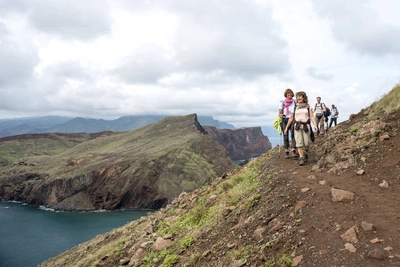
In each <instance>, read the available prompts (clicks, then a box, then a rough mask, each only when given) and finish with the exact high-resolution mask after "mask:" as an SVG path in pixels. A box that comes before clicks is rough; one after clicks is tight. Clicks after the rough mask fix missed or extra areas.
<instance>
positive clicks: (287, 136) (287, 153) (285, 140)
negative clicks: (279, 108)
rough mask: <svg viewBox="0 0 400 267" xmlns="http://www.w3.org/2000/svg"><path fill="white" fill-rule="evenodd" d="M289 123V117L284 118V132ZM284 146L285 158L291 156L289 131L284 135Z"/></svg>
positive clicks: (282, 124)
mask: <svg viewBox="0 0 400 267" xmlns="http://www.w3.org/2000/svg"><path fill="white" fill-rule="evenodd" d="M287 123H288V119H286V118H284V119H282V122H281V128H282V132H284V131H285V128H286V125H287ZM283 148H284V149H285V158H286V159H288V158H289V131H288V133H287V135H283Z"/></svg>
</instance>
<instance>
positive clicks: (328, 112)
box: [324, 108, 331, 117]
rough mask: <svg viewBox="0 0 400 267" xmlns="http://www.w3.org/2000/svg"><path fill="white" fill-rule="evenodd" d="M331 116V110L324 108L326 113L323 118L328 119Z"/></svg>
mask: <svg viewBox="0 0 400 267" xmlns="http://www.w3.org/2000/svg"><path fill="white" fill-rule="evenodd" d="M330 115H331V110H330V109H329V108H326V111H325V112H324V116H325V117H328V116H330Z"/></svg>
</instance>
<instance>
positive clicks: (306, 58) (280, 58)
mask: <svg viewBox="0 0 400 267" xmlns="http://www.w3.org/2000/svg"><path fill="white" fill-rule="evenodd" d="M399 10H400V2H398V1H395V0H392V1H389V0H366V1H361V0H360V1H358V0H354V1H344V0H304V1H289V0H280V1H277V0H253V1H251V0H246V1H245V0H213V1H208V0H191V1H175V0H163V1H144V0H143V1H139V0H137V1H128V0H112V1H111V0H85V1H81V0H79V1H78V0H57V1H51V0H13V1H7V0H0V119H1V118H15V117H28V116H46V115H63V116H65V115H66V116H73V117H76V116H80V117H90V118H103V119H115V118H118V117H120V116H124V115H143V114H162V115H164V114H166V115H187V114H191V113H197V114H198V115H201V116H205V115H209V116H213V117H214V118H215V119H218V120H221V121H226V122H228V123H231V124H233V125H234V126H236V127H245V126H246V127H248V126H265V125H267V126H272V123H273V120H274V119H275V118H276V116H277V110H278V105H279V101H280V100H282V99H283V92H284V90H285V89H286V88H292V89H293V90H294V91H295V92H296V91H305V92H306V93H307V94H308V96H309V100H310V103H311V104H312V105H313V104H314V103H315V98H316V97H317V96H321V97H322V101H323V102H324V103H326V104H327V105H331V104H335V105H336V106H338V107H339V110H340V118H339V121H343V120H346V119H348V117H349V116H350V115H351V114H352V113H357V112H359V111H360V110H361V109H362V108H365V107H366V106H368V105H370V104H371V103H372V102H374V101H376V100H378V99H379V98H380V97H382V96H383V95H384V94H385V93H387V92H389V91H390V90H391V89H392V88H393V87H394V86H395V85H396V84H397V83H398V82H399V77H400V46H399V43H400V20H398V11H399Z"/></svg>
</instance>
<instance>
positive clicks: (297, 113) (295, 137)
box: [277, 89, 339, 166]
mask: <svg viewBox="0 0 400 267" xmlns="http://www.w3.org/2000/svg"><path fill="white" fill-rule="evenodd" d="M284 96H285V99H284V100H282V101H281V102H280V104H279V111H278V118H277V119H279V121H280V123H279V126H280V127H281V130H282V131H283V147H284V149H285V158H287V159H289V158H291V157H292V158H299V165H300V166H303V165H305V163H306V162H307V161H308V147H309V144H310V141H312V142H313V141H314V139H315V136H314V132H313V130H312V128H311V127H312V126H311V122H312V124H313V126H314V130H315V132H316V134H317V135H324V134H325V135H326V134H327V133H328V130H329V128H331V127H332V124H333V123H334V124H335V126H336V125H337V118H338V117H339V110H338V109H337V107H336V106H335V105H333V104H332V108H331V109H329V108H328V107H327V106H326V105H325V104H324V103H322V102H321V97H317V103H316V104H315V106H314V107H313V108H312V107H311V106H310V104H309V103H308V97H307V94H306V93H305V92H303V91H300V92H297V93H296V95H294V93H293V91H292V90H291V89H286V90H285V92H284ZM329 116H330V118H331V120H330V123H329V125H328V120H329V119H328V118H329ZM289 135H290V138H289ZM289 139H290V141H291V142H289ZM289 148H291V150H292V155H290V150H289Z"/></svg>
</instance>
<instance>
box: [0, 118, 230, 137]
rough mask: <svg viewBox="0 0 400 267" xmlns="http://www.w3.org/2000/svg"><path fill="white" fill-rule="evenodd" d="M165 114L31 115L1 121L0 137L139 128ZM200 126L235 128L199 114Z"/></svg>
mask: <svg viewBox="0 0 400 267" xmlns="http://www.w3.org/2000/svg"><path fill="white" fill-rule="evenodd" d="M166 117H167V116H166V115H165V116H164V115H140V116H139V115H138V116H123V117H120V118H118V119H115V120H104V119H92V118H81V117H77V118H71V117H62V116H46V117H31V118H17V119H3V120H0V137H6V136H13V135H20V134H33V133H97V132H103V131H113V132H122V131H130V130H135V129H139V128H141V127H143V126H146V125H150V124H152V123H155V122H157V121H160V120H162V119H164V118H166ZM198 120H199V122H200V123H201V125H203V126H214V127H216V128H217V129H235V127H234V126H233V125H231V124H228V123H226V122H221V121H218V120H215V119H214V118H213V117H211V116H199V117H198Z"/></svg>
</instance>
